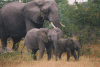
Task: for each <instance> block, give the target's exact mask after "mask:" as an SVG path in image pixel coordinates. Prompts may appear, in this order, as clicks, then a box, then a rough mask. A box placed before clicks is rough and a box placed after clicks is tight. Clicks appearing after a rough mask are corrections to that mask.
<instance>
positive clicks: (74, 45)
mask: <svg viewBox="0 0 100 67" xmlns="http://www.w3.org/2000/svg"><path fill="white" fill-rule="evenodd" d="M80 48H81V47H80V44H79V42H78V41H77V40H75V39H73V38H71V37H69V38H67V39H64V38H60V39H59V40H58V56H59V58H61V55H62V53H64V52H67V61H68V60H69V58H70V52H71V54H72V55H73V56H74V58H75V60H78V59H79V55H80ZM75 50H76V51H78V58H77V56H76V53H75Z"/></svg>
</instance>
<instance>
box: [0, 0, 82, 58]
mask: <svg viewBox="0 0 100 67" xmlns="http://www.w3.org/2000/svg"><path fill="white" fill-rule="evenodd" d="M44 20H48V21H49V22H50V23H51V25H52V26H53V27H54V28H53V29H48V28H43V24H44ZM60 26H63V27H64V25H62V24H61V23H60V19H59V14H58V6H57V4H56V2H55V1H54V0H50V1H49V0H34V1H30V2H28V3H20V2H17V1H15V2H11V3H8V4H6V5H4V6H3V7H2V8H1V9H0V39H1V44H2V50H5V49H6V48H7V38H9V37H11V38H12V39H13V47H12V49H13V50H15V51H17V50H18V46H19V44H17V43H19V42H20V40H21V39H22V38H23V37H25V41H24V46H26V47H27V51H28V52H30V50H32V54H34V55H35V56H34V57H33V59H34V60H37V57H36V52H37V51H38V50H39V59H41V58H42V57H43V54H44V51H45V48H46V51H47V55H48V60H50V59H51V54H52V50H54V51H55V58H56V60H57V57H59V58H61V55H62V53H64V52H67V60H69V58H70V53H71V54H72V55H73V56H74V58H75V60H78V59H79V55H80V48H81V47H80V44H79V42H78V41H77V40H75V39H73V38H71V37H70V38H62V35H63V32H62V31H61V29H60V28H59V27H60ZM16 44H17V46H16ZM24 46H23V48H24ZM23 48H22V49H23ZM75 50H76V51H78V57H77V55H76V53H75Z"/></svg>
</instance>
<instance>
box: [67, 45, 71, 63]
mask: <svg viewBox="0 0 100 67" xmlns="http://www.w3.org/2000/svg"><path fill="white" fill-rule="evenodd" d="M66 49H67V61H69V58H70V52H71V50H70V48H68V47H67V48H66Z"/></svg>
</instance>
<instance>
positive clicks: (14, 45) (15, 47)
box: [12, 38, 21, 51]
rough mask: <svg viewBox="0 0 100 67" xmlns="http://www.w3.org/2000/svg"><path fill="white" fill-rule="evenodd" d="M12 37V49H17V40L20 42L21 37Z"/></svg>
mask: <svg viewBox="0 0 100 67" xmlns="http://www.w3.org/2000/svg"><path fill="white" fill-rule="evenodd" d="M12 39H13V47H12V49H13V50H14V51H18V47H19V42H20V40H21V38H18V39H16V38H12Z"/></svg>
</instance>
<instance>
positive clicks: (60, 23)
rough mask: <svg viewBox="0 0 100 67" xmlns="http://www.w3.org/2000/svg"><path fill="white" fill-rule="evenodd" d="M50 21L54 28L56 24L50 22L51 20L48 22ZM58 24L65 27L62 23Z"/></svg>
mask: <svg viewBox="0 0 100 67" xmlns="http://www.w3.org/2000/svg"><path fill="white" fill-rule="evenodd" d="M50 23H51V25H52V26H53V27H54V28H56V26H55V25H54V24H53V23H52V22H50ZM60 25H61V26H62V27H65V25H63V24H62V23H60Z"/></svg>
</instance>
